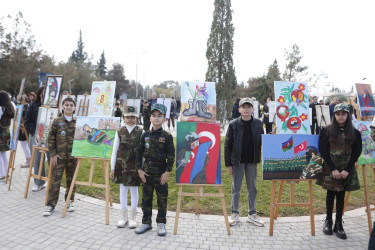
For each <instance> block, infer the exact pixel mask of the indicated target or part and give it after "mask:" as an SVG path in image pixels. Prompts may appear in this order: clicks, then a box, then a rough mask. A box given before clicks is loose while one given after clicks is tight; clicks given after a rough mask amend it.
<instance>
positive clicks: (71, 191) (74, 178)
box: [62, 159, 81, 218]
mask: <svg viewBox="0 0 375 250" xmlns="http://www.w3.org/2000/svg"><path fill="white" fill-rule="evenodd" d="M80 166H81V159H78V160H77V167H76V171H75V172H74V176H73V180H72V184H70V188H69V193H68V197H66V201H65V206H64V211H63V213H62V217H63V218H64V217H65V214H66V210H67V209H68V205H69V201H70V197H71V196H72V193H73V188H74V185H75V184H76V180H77V176H78V172H79V167H80Z"/></svg>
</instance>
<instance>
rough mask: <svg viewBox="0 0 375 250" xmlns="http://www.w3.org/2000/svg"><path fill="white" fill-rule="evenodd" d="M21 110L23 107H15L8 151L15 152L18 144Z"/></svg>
mask: <svg viewBox="0 0 375 250" xmlns="http://www.w3.org/2000/svg"><path fill="white" fill-rule="evenodd" d="M22 109H23V105H22V104H21V105H17V109H16V112H15V114H14V119H13V129H12V134H11V137H10V150H14V151H15V150H17V143H18V135H19V131H20V125H21V117H22Z"/></svg>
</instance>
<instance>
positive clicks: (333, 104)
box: [329, 97, 339, 121]
mask: <svg viewBox="0 0 375 250" xmlns="http://www.w3.org/2000/svg"><path fill="white" fill-rule="evenodd" d="M338 103H339V98H338V97H334V98H333V99H332V102H331V104H329V115H330V119H331V121H332V119H333V110H334V109H335V106H336V104H338Z"/></svg>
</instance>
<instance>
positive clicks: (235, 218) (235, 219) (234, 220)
mask: <svg viewBox="0 0 375 250" xmlns="http://www.w3.org/2000/svg"><path fill="white" fill-rule="evenodd" d="M238 223H240V215H239V214H236V213H233V214H232V216H231V218H230V219H229V225H230V226H235V225H237V224H238Z"/></svg>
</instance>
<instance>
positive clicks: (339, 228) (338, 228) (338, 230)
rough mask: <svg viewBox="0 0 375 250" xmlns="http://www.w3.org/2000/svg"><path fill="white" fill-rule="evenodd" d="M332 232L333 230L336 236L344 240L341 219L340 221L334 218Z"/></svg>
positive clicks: (344, 235)
mask: <svg viewBox="0 0 375 250" xmlns="http://www.w3.org/2000/svg"><path fill="white" fill-rule="evenodd" d="M333 232H335V233H336V236H337V237H339V238H340V239H343V240H345V239H346V238H347V237H346V233H345V231H344V228H343V226H342V220H340V221H338V220H336V222H335V226H334V227H333Z"/></svg>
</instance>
